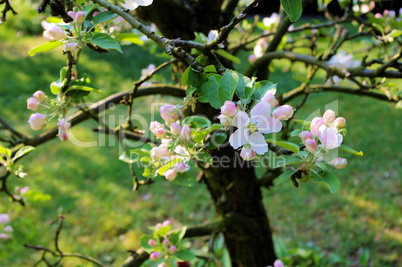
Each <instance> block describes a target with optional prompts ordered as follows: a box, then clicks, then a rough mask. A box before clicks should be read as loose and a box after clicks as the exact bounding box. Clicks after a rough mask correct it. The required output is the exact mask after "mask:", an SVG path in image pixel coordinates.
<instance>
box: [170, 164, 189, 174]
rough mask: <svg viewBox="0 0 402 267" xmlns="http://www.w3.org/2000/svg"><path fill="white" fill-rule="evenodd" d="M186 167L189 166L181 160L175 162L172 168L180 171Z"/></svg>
mask: <svg viewBox="0 0 402 267" xmlns="http://www.w3.org/2000/svg"><path fill="white" fill-rule="evenodd" d="M188 168H189V166H188V165H186V164H184V163H183V162H179V163H176V165H174V166H173V170H174V171H175V172H180V173H183V172H185V171H187V170H188Z"/></svg>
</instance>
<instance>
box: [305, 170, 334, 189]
mask: <svg viewBox="0 0 402 267" xmlns="http://www.w3.org/2000/svg"><path fill="white" fill-rule="evenodd" d="M310 178H311V180H312V181H314V182H316V183H319V184H323V185H325V186H326V187H328V189H329V191H330V192H331V193H332V194H333V193H335V192H336V191H338V189H339V185H340V183H339V179H338V177H337V176H336V175H335V174H333V173H331V172H320V173H317V172H316V171H314V170H312V171H311V177H310Z"/></svg>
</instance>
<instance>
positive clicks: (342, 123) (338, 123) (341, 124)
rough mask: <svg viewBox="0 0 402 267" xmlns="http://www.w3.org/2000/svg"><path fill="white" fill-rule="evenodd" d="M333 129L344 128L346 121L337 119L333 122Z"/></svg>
mask: <svg viewBox="0 0 402 267" xmlns="http://www.w3.org/2000/svg"><path fill="white" fill-rule="evenodd" d="M333 125H334V127H336V128H338V129H339V128H343V127H345V126H346V120H345V118H343V117H338V118H336V119H335V121H334V122H333Z"/></svg>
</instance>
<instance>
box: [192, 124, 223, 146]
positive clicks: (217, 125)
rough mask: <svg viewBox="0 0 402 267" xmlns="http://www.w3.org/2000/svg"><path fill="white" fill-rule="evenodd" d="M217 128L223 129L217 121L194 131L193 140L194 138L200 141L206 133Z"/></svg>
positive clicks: (195, 140)
mask: <svg viewBox="0 0 402 267" xmlns="http://www.w3.org/2000/svg"><path fill="white" fill-rule="evenodd" d="M218 129H219V130H223V126H222V125H220V124H218V123H214V124H212V125H211V126H210V127H208V128H206V129H204V130H201V131H198V132H196V133H195V134H194V137H193V140H194V142H200V141H202V140H204V139H205V137H207V135H208V134H210V133H211V132H213V131H215V130H218Z"/></svg>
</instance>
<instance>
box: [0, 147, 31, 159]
mask: <svg viewBox="0 0 402 267" xmlns="http://www.w3.org/2000/svg"><path fill="white" fill-rule="evenodd" d="M0 149H1V147H0ZM33 150H35V148H34V147H33V146H24V147H22V148H20V149H19V150H18V151H17V153H15V156H14V157H13V159H12V160H11V161H15V160H16V159H18V158H20V157H22V156H24V155H25V154H28V153H29V152H31V151H33ZM0 153H1V151H0Z"/></svg>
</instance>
